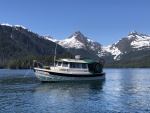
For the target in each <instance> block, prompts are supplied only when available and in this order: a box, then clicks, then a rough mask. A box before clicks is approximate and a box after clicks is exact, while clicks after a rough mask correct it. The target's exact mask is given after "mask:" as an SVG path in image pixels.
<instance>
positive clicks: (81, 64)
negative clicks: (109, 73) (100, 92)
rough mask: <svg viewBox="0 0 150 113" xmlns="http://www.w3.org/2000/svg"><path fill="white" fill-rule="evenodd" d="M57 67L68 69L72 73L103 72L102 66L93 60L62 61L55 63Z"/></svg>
mask: <svg viewBox="0 0 150 113" xmlns="http://www.w3.org/2000/svg"><path fill="white" fill-rule="evenodd" d="M55 67H59V68H64V69H68V70H70V71H73V70H76V71H79V70H82V71H84V72H92V73H95V72H102V66H101V64H100V63H97V62H94V61H93V60H77V59H60V60H56V61H55Z"/></svg>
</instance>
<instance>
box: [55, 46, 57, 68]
mask: <svg viewBox="0 0 150 113" xmlns="http://www.w3.org/2000/svg"><path fill="white" fill-rule="evenodd" d="M56 50H57V43H56V46H55V55H54V66H55V60H56V52H57V51H56Z"/></svg>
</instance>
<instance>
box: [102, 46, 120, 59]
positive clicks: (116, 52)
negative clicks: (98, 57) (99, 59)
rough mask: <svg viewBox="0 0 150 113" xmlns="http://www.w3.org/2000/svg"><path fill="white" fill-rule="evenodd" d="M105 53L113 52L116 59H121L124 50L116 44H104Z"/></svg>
mask: <svg viewBox="0 0 150 113" xmlns="http://www.w3.org/2000/svg"><path fill="white" fill-rule="evenodd" d="M102 48H103V52H104V53H111V54H112V55H113V56H114V60H120V56H119V55H121V54H122V52H121V51H120V50H119V49H118V48H117V47H116V46H115V45H108V46H103V47H102Z"/></svg>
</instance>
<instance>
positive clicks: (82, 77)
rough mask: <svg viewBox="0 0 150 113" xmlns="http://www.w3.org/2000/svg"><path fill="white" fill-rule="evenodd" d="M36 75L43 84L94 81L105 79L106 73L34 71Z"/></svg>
mask: <svg viewBox="0 0 150 113" xmlns="http://www.w3.org/2000/svg"><path fill="white" fill-rule="evenodd" d="M34 71H35V75H36V76H37V78H38V79H39V80H40V81H42V82H52V81H58V82H59V81H92V80H100V79H105V73H96V74H91V73H89V74H68V73H58V72H50V71H45V70H37V69H34Z"/></svg>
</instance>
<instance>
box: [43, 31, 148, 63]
mask: <svg viewBox="0 0 150 113" xmlns="http://www.w3.org/2000/svg"><path fill="white" fill-rule="evenodd" d="M44 37H45V39H47V40H50V41H53V42H57V43H58V44H59V45H61V46H62V47H64V48H66V49H67V50H68V51H69V52H71V53H72V54H80V55H83V56H87V57H93V56H94V58H95V59H98V58H100V57H102V58H106V59H108V58H109V59H112V60H121V59H122V58H124V56H126V57H127V56H128V54H129V55H130V56H131V53H132V56H134V55H137V54H139V53H138V51H149V50H150V36H148V35H146V34H139V33H137V32H136V31H132V32H131V33H129V35H128V36H126V37H124V38H122V39H121V40H119V41H118V42H116V43H114V44H112V45H108V46H102V45H101V44H99V43H98V42H94V41H93V40H91V39H89V38H87V37H85V36H84V35H83V34H82V33H81V32H80V31H77V32H75V33H73V34H72V35H71V36H70V37H69V38H67V39H64V40H56V39H54V38H52V37H50V36H44ZM140 53H141V52H140ZM141 54H143V52H142V53H141ZM127 58H128V57H127Z"/></svg>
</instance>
